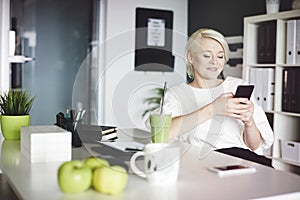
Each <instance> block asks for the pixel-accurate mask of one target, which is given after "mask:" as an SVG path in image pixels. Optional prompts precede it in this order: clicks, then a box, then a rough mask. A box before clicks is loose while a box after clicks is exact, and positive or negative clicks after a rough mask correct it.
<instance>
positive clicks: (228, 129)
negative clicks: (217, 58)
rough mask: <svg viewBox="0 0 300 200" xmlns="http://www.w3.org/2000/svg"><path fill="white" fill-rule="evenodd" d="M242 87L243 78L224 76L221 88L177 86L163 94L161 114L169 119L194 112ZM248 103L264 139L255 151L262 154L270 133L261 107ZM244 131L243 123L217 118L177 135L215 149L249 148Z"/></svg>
mask: <svg viewBox="0 0 300 200" xmlns="http://www.w3.org/2000/svg"><path fill="white" fill-rule="evenodd" d="M245 84H247V83H246V82H244V81H243V80H242V79H239V78H234V77H227V78H226V79H225V80H224V82H223V83H222V84H221V85H219V86H217V87H215V88H209V89H199V88H194V87H191V86H189V85H188V84H186V83H181V84H178V85H176V86H173V87H171V88H170V89H169V90H168V91H167V92H166V95H165V102H164V112H165V113H170V114H172V117H176V116H181V115H185V114H188V113H191V112H194V111H195V110H197V109H199V108H201V107H203V106H205V105H207V104H209V103H211V102H213V101H214V100H215V99H216V98H217V97H219V96H220V95H222V94H224V93H227V92H232V93H233V94H234V93H235V91H236V88H237V86H238V85H245ZM251 101H252V102H253V104H254V113H253V118H254V121H255V124H256V126H257V128H258V129H259V131H260V133H261V136H262V138H263V142H262V143H261V145H260V147H259V148H258V149H257V150H256V151H255V152H256V153H257V154H262V153H263V152H262V150H264V149H268V148H270V147H271V145H272V144H273V141H274V137H273V131H272V129H271V127H270V125H269V122H268V120H267V117H266V115H265V113H264V111H263V110H262V108H261V107H260V106H259V105H258V104H257V102H256V101H255V100H254V98H253V97H252V98H251ZM243 130H244V124H243V122H242V121H240V120H237V119H234V118H231V117H227V116H223V115H217V116H214V117H213V118H211V119H209V120H207V121H205V122H203V123H201V124H200V125H198V126H197V127H195V128H194V129H192V130H190V131H189V132H187V133H184V134H182V135H180V136H178V139H180V140H182V141H185V142H189V143H191V144H194V145H199V146H201V145H203V143H206V144H209V145H211V146H212V147H213V148H217V149H220V148H229V147H241V148H245V149H249V148H248V147H247V146H246V144H245V143H244V140H243Z"/></svg>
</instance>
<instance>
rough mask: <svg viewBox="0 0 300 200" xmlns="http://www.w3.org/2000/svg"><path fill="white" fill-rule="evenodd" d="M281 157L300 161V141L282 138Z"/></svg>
mask: <svg viewBox="0 0 300 200" xmlns="http://www.w3.org/2000/svg"><path fill="white" fill-rule="evenodd" d="M281 157H282V159H284V160H289V161H293V162H297V163H300V143H299V142H295V141H288V140H281Z"/></svg>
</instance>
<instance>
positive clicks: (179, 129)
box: [164, 29, 274, 165]
mask: <svg viewBox="0 0 300 200" xmlns="http://www.w3.org/2000/svg"><path fill="white" fill-rule="evenodd" d="M228 54H229V48H228V44H227V42H226V40H225V38H224V36H223V35H222V34H221V33H219V32H217V31H215V30H212V29H200V30H198V31H196V32H195V33H194V34H192V36H191V37H190V38H189V40H188V42H187V45H186V50H185V60H186V68H187V73H188V76H189V78H190V79H191V80H192V81H191V82H190V83H181V84H179V85H176V86H173V87H171V88H170V89H169V90H168V91H167V93H166V97H165V104H164V111H165V112H166V113H171V114H172V124H171V128H170V138H171V139H175V138H177V139H180V140H183V141H186V142H189V143H192V144H194V145H200V144H201V143H203V142H205V143H207V144H209V145H211V147H213V148H214V149H222V150H224V149H225V152H226V149H229V153H232V151H233V154H240V153H241V151H242V154H247V153H249V152H251V153H252V152H256V153H257V154H260V155H261V154H262V152H263V150H265V149H268V148H270V147H271V145H272V144H273V141H274V138H273V131H272V129H271V127H270V125H269V123H268V120H267V117H266V115H265V113H264V111H263V110H262V108H261V107H260V106H259V105H257V103H256V102H255V100H254V98H251V99H250V100H248V99H247V98H234V93H235V90H236V88H237V86H238V85H247V83H246V82H245V81H243V80H242V79H239V78H234V77H227V78H226V79H225V80H223V79H219V78H218V77H219V75H220V73H221V72H222V70H223V68H224V64H225V63H226V62H227V61H228ZM232 148H233V149H232ZM222 150H220V151H222ZM236 150H237V151H238V152H236ZM252 154H253V153H252ZM253 155H254V156H255V155H256V154H253ZM268 165H269V164H268Z"/></svg>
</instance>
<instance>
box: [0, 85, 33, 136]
mask: <svg viewBox="0 0 300 200" xmlns="http://www.w3.org/2000/svg"><path fill="white" fill-rule="evenodd" d="M35 98H36V97H33V98H30V97H29V95H28V93H27V92H26V91H23V90H9V91H8V92H7V93H4V94H2V95H0V113H1V118H0V122H1V131H2V134H3V136H4V138H5V139H15V140H18V139H20V128H21V126H29V124H30V115H29V112H30V110H31V108H32V104H33V102H34V100H35Z"/></svg>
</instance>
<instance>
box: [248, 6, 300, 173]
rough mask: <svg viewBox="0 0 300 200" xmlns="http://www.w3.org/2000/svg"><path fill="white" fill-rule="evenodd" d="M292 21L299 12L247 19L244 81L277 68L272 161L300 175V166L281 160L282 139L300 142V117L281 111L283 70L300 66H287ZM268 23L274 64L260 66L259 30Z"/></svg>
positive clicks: (286, 12) (297, 17)
mask: <svg viewBox="0 0 300 200" xmlns="http://www.w3.org/2000/svg"><path fill="white" fill-rule="evenodd" d="M291 19H300V10H292V11H285V12H279V13H274V14H265V15H258V16H251V17H246V18H244V55H243V79H245V80H246V81H248V82H249V79H250V69H251V68H274V69H275V89H274V110H273V111H270V112H268V113H267V114H268V115H273V117H272V122H271V124H273V127H272V128H273V131H274V136H275V142H274V144H273V147H272V150H271V155H270V157H271V158H272V159H273V166H274V167H275V168H277V169H282V170H288V171H292V172H296V173H299V174H300V163H295V162H291V161H287V160H284V159H282V155H281V145H280V140H282V139H284V140H290V141H298V142H300V114H299V113H293V112H285V111H282V99H283V97H282V90H283V86H282V85H283V69H285V68H289V67H299V68H300V63H299V64H292V65H291V64H286V32H287V21H288V20H291ZM268 22H271V23H272V22H274V23H275V24H276V41H274V42H276V53H275V63H264V64H260V63H258V56H257V52H258V44H257V40H258V28H259V27H260V26H261V25H262V24H264V23H268ZM299 78H300V77H299ZM257 87H259V86H257ZM299 87H300V85H299Z"/></svg>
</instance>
